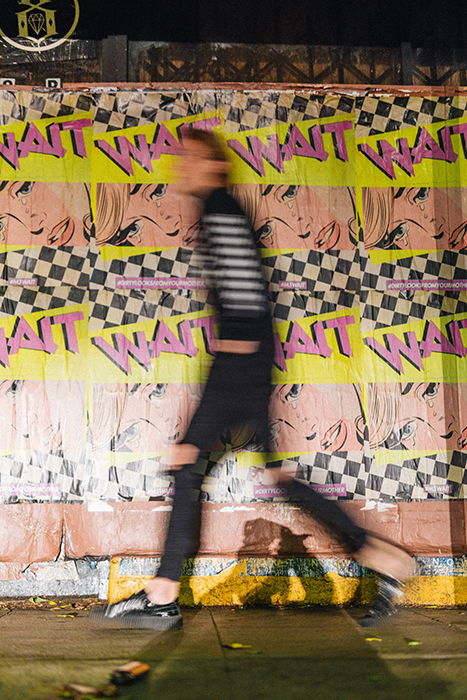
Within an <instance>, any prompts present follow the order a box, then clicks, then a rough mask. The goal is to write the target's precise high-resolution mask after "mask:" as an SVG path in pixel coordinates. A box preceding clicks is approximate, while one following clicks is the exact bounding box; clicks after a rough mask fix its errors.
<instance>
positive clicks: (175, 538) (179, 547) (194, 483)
mask: <svg viewBox="0 0 467 700" xmlns="http://www.w3.org/2000/svg"><path fill="white" fill-rule="evenodd" d="M173 474H174V475H175V493H174V500H173V503H172V512H171V514H170V522H169V527H168V530H167V534H166V537H165V545H164V553H163V555H162V559H161V564H160V566H159V569H158V571H157V575H156V578H154V579H152V580H151V581H149V583H147V584H146V586H145V591H146V593H147V595H148V598H149V600H151V602H153V603H157V604H167V603H171V602H173V601H174V600H176V599H177V597H178V591H179V588H180V583H179V578H180V574H181V571H182V566H183V562H184V560H185V559H186V558H187V557H190V556H194V555H195V554H196V552H197V551H198V546H199V532H200V524H201V520H200V515H201V504H200V501H199V492H200V489H201V485H202V482H203V477H204V475H203V474H202V473H201V472H200V471H199V469H198V470H197V464H187V465H185V466H182V467H181V469H176V470H174V471H173Z"/></svg>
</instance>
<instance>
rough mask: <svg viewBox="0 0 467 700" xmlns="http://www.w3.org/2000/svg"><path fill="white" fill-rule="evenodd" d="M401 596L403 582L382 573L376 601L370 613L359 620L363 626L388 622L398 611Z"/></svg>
mask: <svg viewBox="0 0 467 700" xmlns="http://www.w3.org/2000/svg"><path fill="white" fill-rule="evenodd" d="M401 597H402V583H401V582H400V581H397V579H395V578H391V577H390V576H384V575H381V574H380V575H379V581H378V593H377V595H376V599H375V602H374V603H373V605H372V607H371V608H370V609H369V611H368V613H367V614H366V615H364V616H363V617H362V618H360V620H359V621H358V622H359V624H360V625H361V627H374V626H376V625H381V624H383V623H384V622H386V621H387V620H388V618H390V617H392V616H393V615H395V614H396V613H397V606H396V602H397V600H398V599H399V598H401Z"/></svg>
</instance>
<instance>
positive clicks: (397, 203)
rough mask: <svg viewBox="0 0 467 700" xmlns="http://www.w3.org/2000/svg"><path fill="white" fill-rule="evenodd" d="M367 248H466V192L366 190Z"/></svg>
mask: <svg viewBox="0 0 467 700" xmlns="http://www.w3.org/2000/svg"><path fill="white" fill-rule="evenodd" d="M362 203H363V216H362V218H363V237H364V242H365V248H385V249H387V250H406V249H407V250H423V249H435V248H439V249H451V250H466V249H467V189H463V188H458V187H457V188H456V187H451V188H438V187H433V188H429V187H401V188H393V187H389V188H380V187H374V188H363V191H362Z"/></svg>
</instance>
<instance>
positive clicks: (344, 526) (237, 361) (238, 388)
mask: <svg viewBox="0 0 467 700" xmlns="http://www.w3.org/2000/svg"><path fill="white" fill-rule="evenodd" d="M271 366H272V349H271V345H270V344H269V343H268V342H264V343H262V345H261V347H260V350H259V351H258V352H257V353H252V354H250V355H240V354H233V353H218V355H217V356H216V358H215V360H214V363H213V366H212V369H211V373H210V375H209V378H208V382H207V384H206V390H205V392H204V395H203V398H202V400H201V403H200V405H199V407H198V409H197V411H196V412H195V415H194V416H193V419H192V421H191V424H190V427H189V428H188V431H187V433H186V435H185V438H184V443H186V444H191V445H195V446H196V447H198V448H199V449H200V457H202V456H203V453H204V455H205V454H206V451H207V450H208V449H209V444H210V442H211V441H212V440H213V439H214V438H215V437H217V436H218V435H220V433H221V432H222V431H223V430H225V429H227V428H230V427H233V426H236V425H239V424H244V423H247V422H249V421H251V420H255V421H256V423H257V424H258V426H259V432H260V436H261V438H262V441H263V442H264V443H265V444H267V435H268V406H269V396H270V374H271ZM173 473H174V475H175V495H174V500H173V508H172V513H171V517H170V523H169V528H168V531H167V535H166V540H165V549H164V554H163V556H162V560H161V565H160V567H159V570H158V572H157V576H158V577H162V578H168V579H171V580H173V581H178V579H179V577H180V573H181V570H182V566H183V561H184V559H186V558H187V557H190V556H194V555H195V554H196V552H197V551H198V546H199V532H200V502H199V498H198V496H199V491H200V489H201V485H202V482H203V479H204V473H202V471H200V460H198V463H197V464H187V465H185V466H184V467H182V468H181V469H178V470H174V472H173ZM280 486H281V488H283V489H284V490H285V491H286V493H287V495H288V496H289V498H290V499H292V500H298V501H300V502H301V505H302V507H303V508H304V509H306V510H307V511H309V512H310V513H311V514H312V515H313V516H314V517H316V518H317V519H318V520H320V521H321V522H322V523H323V524H324V525H326V526H327V527H328V528H329V529H330V530H331V531H332V532H333V533H334V534H336V535H337V536H338V537H339V539H341V540H342V541H343V542H344V543H345V544H346V546H347V547H348V548H349V550H350V551H352V552H354V551H357V550H358V549H360V547H361V546H362V545H363V543H364V541H365V535H366V533H365V531H364V530H362V529H361V528H360V527H358V526H357V525H356V524H355V523H354V522H353V521H352V520H351V519H350V518H349V517H348V516H347V515H346V514H345V513H344V511H343V510H342V509H341V508H340V507H339V506H338V505H337V503H336V502H335V501H330V500H328V499H325V498H323V497H322V496H321V495H319V494H318V493H317V492H316V491H314V490H313V488H310V487H308V486H307V485H306V484H303V483H301V482H299V481H297V480H295V479H292V478H291V479H287V480H285V481H284V480H282V481H281V483H280Z"/></svg>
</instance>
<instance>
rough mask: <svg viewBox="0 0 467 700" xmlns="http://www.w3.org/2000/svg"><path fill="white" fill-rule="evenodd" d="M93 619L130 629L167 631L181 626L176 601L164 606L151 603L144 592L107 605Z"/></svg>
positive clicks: (181, 621)
mask: <svg viewBox="0 0 467 700" xmlns="http://www.w3.org/2000/svg"><path fill="white" fill-rule="evenodd" d="M93 618H94V619H95V620H98V621H100V622H102V623H112V624H113V625H115V626H121V627H129V628H132V629H152V630H169V629H179V628H180V627H181V626H182V624H183V619H182V615H181V613H180V608H179V607H178V603H177V601H174V602H172V603H168V604H165V605H158V604H157V603H151V601H150V600H149V598H148V596H147V595H146V593H145V591H139V593H134V594H133V595H131V596H129V598H125V599H124V600H120V601H119V602H118V603H114V604H113V605H107V606H106V607H105V608H104V610H103V611H102V609H100V610H98V611H96V612H95V613H94V614H93Z"/></svg>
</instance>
